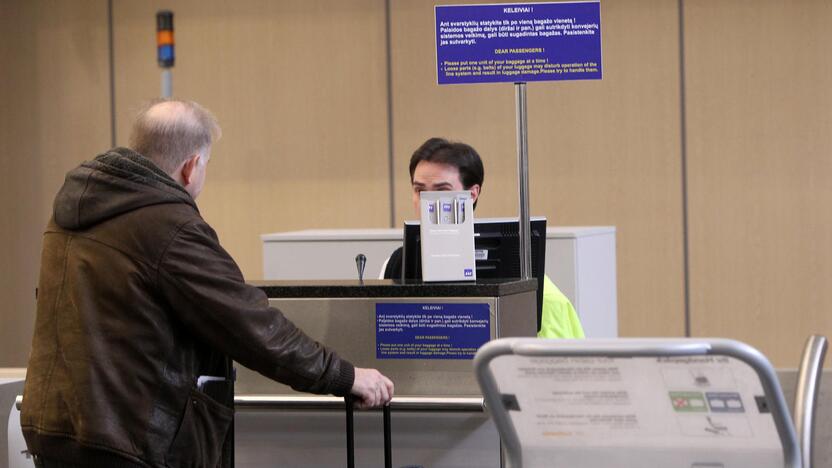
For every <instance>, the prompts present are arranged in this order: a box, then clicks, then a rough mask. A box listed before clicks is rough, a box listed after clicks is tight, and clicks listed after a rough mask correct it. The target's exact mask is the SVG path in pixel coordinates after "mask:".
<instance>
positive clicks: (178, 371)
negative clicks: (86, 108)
mask: <svg viewBox="0 0 832 468" xmlns="http://www.w3.org/2000/svg"><path fill="white" fill-rule="evenodd" d="M219 134H220V128H219V126H218V125H217V122H216V119H215V118H214V117H213V116H212V115H211V114H210V113H209V112H208V111H207V110H206V109H204V108H202V107H201V106H199V105H198V104H196V103H194V102H187V101H162V102H157V103H154V104H152V105H150V106H148V107H147V108H146V109H145V110H143V111H142V112H141V113H140V114H139V117H138V119H137V120H136V123H135V125H134V128H133V132H132V136H131V138H130V142H131V144H130V146H131V147H132V149H131V148H115V149H113V150H110V151H108V152H106V153H104V154H102V155H100V156H98V157H96V158H95V159H94V160H92V161H88V162H85V163H83V164H81V165H80V166H79V167H77V168H75V169H73V170H72V171H70V172H69V173H68V174H67V176H66V181H65V183H64V185H63V187H62V188H61V189H60V191H59V192H58V195H57V196H56V198H55V203H54V214H53V217H52V219H51V220H50V222H49V224H48V226H47V228H46V232H45V233H44V237H43V255H42V259H41V271H40V282H39V287H38V291H39V294H38V301H37V318H36V321H35V334H34V338H33V341H32V353H31V356H30V360H29V367H28V373H27V378H26V386H25V389H24V400H23V408H22V414H21V426H22V428H23V434H24V436H25V438H26V442H27V444H28V447H29V450H30V452H31V453H32V454H34V455H35V459H36V464H37V465H38V466H43V467H47V468H49V467H53V466H54V467H73V466H108V467H148V466H149V467H163V466H164V467H180V466H181V467H184V466H189V467H190V466H212V467H213V466H222V465H227V464H229V463H230V462H231V460H230V457H229V453H230V451H229V450H227V449H228V447H229V444H228V442H229V440H228V437H227V434H228V428H229V426H230V424H231V421H232V419H233V410H232V402H233V400H232V398H233V394H232V391H231V388H232V387H231V385H226V386H223V384H221V383H220V384H215V385H213V390H212V391H211V392H205V391H200V389H199V388H198V386H197V378H198V376H200V375H211V376H217V377H220V378H225V379H226V380H225V381H226V382H228V381H230V379H231V376H230V375H229V373H230V364H229V358H232V359H234V360H236V361H238V362H240V363H241V364H243V365H245V366H246V367H250V368H251V369H254V370H257V371H259V372H260V373H262V374H264V375H266V376H267V377H270V378H272V379H275V380H278V381H280V382H283V383H285V384H288V385H290V386H292V387H293V388H295V389H296V390H300V391H308V392H314V393H321V394H335V395H340V396H343V395H347V394H353V395H355V396H356V397H357V399H358V401H359V404H360V406H363V407H371V406H377V405H382V404H384V403H386V402H388V401H389V400H390V399H391V398H392V395H393V383H392V382H391V381H390V380H389V379H387V378H386V377H385V376H383V375H381V374H380V373H379V372H378V371H376V370H374V369H360V368H355V367H353V365H352V364H350V363H349V362H347V361H345V360H343V359H341V358H339V357H338V355H337V354H335V353H334V352H333V351H332V350H330V349H328V348H326V347H324V346H322V345H320V344H319V343H317V342H315V341H314V340H312V339H310V338H309V337H308V336H306V335H305V334H304V333H303V332H302V331H301V330H299V329H298V328H297V327H295V326H294V325H293V324H292V323H291V322H290V321H288V320H287V319H286V318H285V317H284V316H283V315H282V314H281V313H280V311H278V310H276V309H274V308H271V307H269V305H268V301H267V299H266V297H265V295H264V294H263V293H262V291H260V290H259V289H257V288H254V287H251V286H249V285H247V284H246V283H245V281H244V280H243V276H242V274H241V272H240V270H239V268H238V267H237V265H236V264H235V263H234V260H233V259H232V258H231V257H230V256H229V255H228V253H227V252H226V251H225V250H224V249H223V248H222V246H220V244H219V241H218V239H217V236H216V233H215V232H214V230H213V229H211V227H210V226H209V225H208V224H207V223H206V222H205V221H204V220H203V219H202V217H201V216H200V214H199V210H198V209H197V205H196V203H195V201H194V200H195V199H196V198H197V196H198V195H199V193H200V192H201V190H202V187H203V184H204V183H205V177H206V171H207V164H208V160H209V158H210V153H211V144H212V143H213V142H214V141H215V140H216V138H218V137H219ZM220 382H222V381H221V380H220ZM209 393H210V394H209Z"/></svg>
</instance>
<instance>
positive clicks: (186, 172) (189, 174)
mask: <svg viewBox="0 0 832 468" xmlns="http://www.w3.org/2000/svg"><path fill="white" fill-rule="evenodd" d="M198 165H199V154H195V155H193V156H191V157H190V158H188V159H187V160H185V163H184V164H183V165H182V183H183V184H184V185H185V186H186V187H187V186H188V185H189V184H190V183H191V180H192V179H193V177H194V171H196V167H197V166H198Z"/></svg>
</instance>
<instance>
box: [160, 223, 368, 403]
mask: <svg viewBox="0 0 832 468" xmlns="http://www.w3.org/2000/svg"><path fill="white" fill-rule="evenodd" d="M158 282H159V289H160V290H161V292H162V294H163V296H164V298H165V299H166V300H167V302H168V303H169V305H170V306H171V310H172V313H173V314H174V316H175V317H176V318H177V319H178V320H179V321H180V322H181V323H182V324H183V325H184V326H185V327H186V328H187V329H188V330H190V331H191V332H192V333H193V334H194V335H195V336H196V337H198V338H199V339H200V340H201V341H203V342H205V343H206V344H208V345H210V346H212V347H214V348H216V349H218V350H220V351H222V352H223V353H225V354H227V355H228V356H230V357H231V358H233V359H234V360H235V361H237V362H239V363H240V364H242V365H244V366H246V367H248V368H250V369H253V370H255V371H257V372H260V373H261V374H263V375H265V376H266V377H269V378H271V379H274V380H277V381H278V382H281V383H284V384H286V385H289V386H291V387H292V388H293V389H295V390H298V391H305V392H311V393H319V394H334V395H338V396H343V395H346V394H348V393H349V392H350V390H351V389H352V385H353V381H354V378H355V370H354V368H353V365H352V364H350V363H349V362H348V361H346V360H343V359H341V358H339V357H338V355H337V354H335V352H333V351H332V350H330V349H328V348H326V347H325V346H323V345H321V344H320V343H318V342H316V341H314V340H313V339H311V338H310V337H309V336H307V335H306V334H305V333H304V332H303V331H301V330H300V329H299V328H297V327H296V326H295V325H294V324H293V323H292V322H291V321H289V320H288V319H287V318H286V317H284V316H283V314H282V313H281V312H280V311H279V310H277V309H275V308H273V307H269V305H268V299H267V297H266V295H265V293H263V291H261V290H260V289H258V288H255V287H253V286H250V285H248V284H246V283H245V281H244V280H243V275H242V273H241V272H240V269H239V268H238V267H237V264H236V263H235V262H234V260H233V259H232V258H231V256H230V255H229V254H228V253H227V252H226V251H225V250H224V249H223V248H222V247H221V246H220V245H219V241H218V240H217V236H216V233H215V232H214V230H213V229H211V227H210V226H208V225H207V224H205V223H204V222H202V221H194V222H190V223H188V224H186V225H184V226H183V227H182V228H180V230H179V232H178V233H177V234H176V236H175V237H174V239H173V240H172V241H171V243H170V245H169V246H168V248H167V250H166V252H165V253H164V255H163V256H162V258H161V260H160V263H159V269H158Z"/></svg>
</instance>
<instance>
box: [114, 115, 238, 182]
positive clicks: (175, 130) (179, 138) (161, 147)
mask: <svg viewBox="0 0 832 468" xmlns="http://www.w3.org/2000/svg"><path fill="white" fill-rule="evenodd" d="M221 134H222V130H221V129H220V126H219V124H218V123H217V119H216V117H214V115H213V114H211V112H210V111H209V110H208V109H206V108H204V107H202V106H200V105H199V104H197V103H195V102H193V101H180V100H177V99H161V100H155V101H152V102H150V103H148V104H147V105H146V106H145V107H144V108H143V109H142V110H141V111H140V112H139V114H138V116H137V117H136V122H135V123H134V124H133V130H132V131H131V132H130V148H131V149H133V151H135V152H137V153H139V154H141V155H142V156H144V157H146V158H148V159H150V160H151V161H153V162H154V163H155V164H156V165H157V166H159V168H160V169H162V170H163V171H165V172H166V173H168V174H173V172H174V171H176V169H177V168H178V167H179V165H180V164H182V163H183V162H184V161H185V160H186V159H188V158H189V157H191V156H193V155H194V154H196V153H202V152H203V151H205V150H207V149H208V148H210V147H211V144H212V143H213V142H214V141H216V140H218V139H219V138H220V135H221Z"/></svg>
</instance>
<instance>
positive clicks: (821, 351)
mask: <svg viewBox="0 0 832 468" xmlns="http://www.w3.org/2000/svg"><path fill="white" fill-rule="evenodd" d="M827 347H828V342H827V339H826V337H825V336H821V335H812V336H810V337H809V339H808V340H806V346H805V347H804V348H803V358H802V359H801V360H800V373H799V374H798V376H797V390H796V391H795V395H794V426H795V429H796V431H797V440H798V443H799V444H800V454H801V458H802V459H803V468H811V467H812V440H813V438H814V433H815V413H816V412H817V411H816V410H817V401H818V391H819V390H820V378H821V375H823V361H824V358H825V357H826V349H827Z"/></svg>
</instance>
